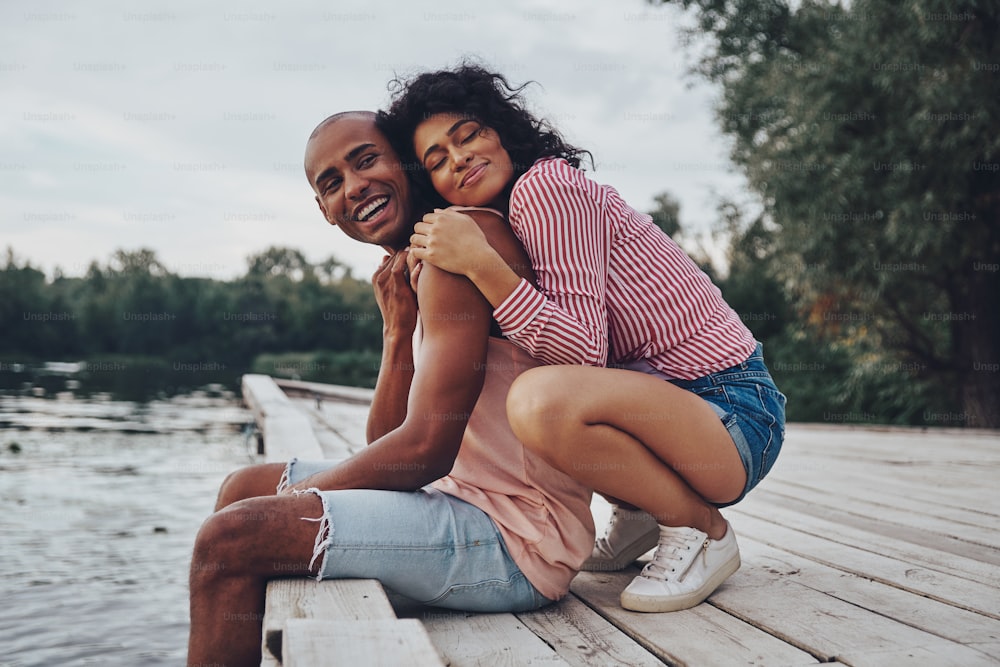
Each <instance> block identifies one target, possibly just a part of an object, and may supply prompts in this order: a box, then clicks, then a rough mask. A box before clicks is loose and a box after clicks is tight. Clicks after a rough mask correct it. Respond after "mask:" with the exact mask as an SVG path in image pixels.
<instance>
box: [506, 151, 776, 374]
mask: <svg viewBox="0 0 1000 667" xmlns="http://www.w3.org/2000/svg"><path fill="white" fill-rule="evenodd" d="M509 218H510V225H511V228H512V229H513V230H514V233H515V234H516V235H517V237H518V238H519V239H520V240H521V242H522V243H523V244H524V248H525V250H527V252H528V255H529V256H530V257H531V260H532V264H533V266H534V269H535V276H536V278H537V281H538V289H535V288H534V287H533V286H532V285H531V284H530V283H529V282H528V281H526V280H522V281H521V283H520V285H518V287H517V288H516V289H515V290H514V292H513V293H511V295H510V296H509V297H507V299H506V300H505V301H504V302H503V303H502V304H500V306H499V307H498V308H497V309H496V310H495V311H494V317H495V319H496V321H497V322H498V323H499V324H500V327H501V329H502V330H503V333H504V335H505V336H507V338H508V339H510V340H511V342H513V343H515V344H517V345H519V346H520V347H522V348H524V349H525V350H526V351H527V352H528V353H529V354H531V355H532V356H533V357H535V358H537V359H540V360H542V361H544V362H546V363H549V364H585V365H592V366H603V365H605V364H606V363H609V362H613V363H622V362H628V361H634V360H637V359H647V360H648V361H649V363H650V364H652V365H653V366H654V367H655V368H657V369H658V370H660V371H662V372H664V373H666V374H667V375H669V376H671V377H675V378H680V379H688V380H690V379H694V378H697V377H701V376H703V375H707V374H708V373H713V372H715V371H719V370H722V369H724V368H728V367H730V366H734V365H736V364H738V363H740V362H741V361H744V360H745V359H747V357H749V356H750V354H751V353H752V352H753V350H754V348H755V346H756V344H757V342H756V341H755V340H754V337H753V334H752V333H751V332H750V330H749V329H747V328H746V326H745V325H744V324H743V322H742V320H740V317H739V315H737V313H736V312H735V311H734V310H733V309H732V308H731V307H730V306H729V305H728V304H727V303H726V302H725V300H724V299H723V298H722V293H721V292H720V291H719V288H718V287H716V286H715V285H714V284H713V283H712V281H711V279H710V278H709V277H708V276H707V275H706V274H705V272H704V271H702V270H701V269H700V268H698V265H697V264H695V263H694V262H693V261H692V260H691V258H690V257H688V256H687V254H686V253H685V252H684V251H683V250H681V248H680V247H679V246H678V245H677V244H676V243H674V241H673V240H672V239H671V238H670V237H669V236H667V235H666V234H664V233H663V232H662V231H661V230H660V229H659V228H658V227H656V226H655V225H654V224H653V221H652V218H650V217H649V216H648V215H645V214H643V213H639V212H638V211H636V210H635V209H633V208H632V207H630V206H629V205H628V204H626V203H625V201H624V200H622V198H621V196H620V195H619V194H618V192H617V191H616V190H615V189H614V188H612V187H610V186H606V185H600V184H598V183H595V182H594V181H591V180H590V179H588V178H587V177H586V176H585V175H584V174H583V172H582V171H580V170H579V169H576V168H574V167H572V166H570V165H569V163H567V162H566V161H565V160H562V159H553V158H548V159H543V160H539V161H538V162H536V163H535V164H534V165H533V166H532V167H531V169H529V170H528V172H527V173H525V174H524V175H523V176H521V178H519V179H518V181H517V182H516V183H515V184H514V189H513V191H512V192H511V197H510V214H509Z"/></svg>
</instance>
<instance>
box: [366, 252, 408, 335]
mask: <svg viewBox="0 0 1000 667" xmlns="http://www.w3.org/2000/svg"><path fill="white" fill-rule="evenodd" d="M409 254H410V253H409V252H408V251H407V250H400V251H398V252H395V253H393V254H391V255H386V257H385V258H384V259H383V260H382V264H381V265H380V266H379V267H378V269H377V270H376V271H375V274H374V275H373V276H372V285H373V286H374V288H375V301H376V303H377V304H378V309H379V310H380V311H381V312H382V321H383V323H384V335H385V336H400V337H406V338H409V337H411V336H412V335H413V330H414V329H415V328H416V326H417V295H416V293H415V292H414V291H413V289H412V288H411V286H410V269H409V267H408V265H407V257H408V256H409Z"/></svg>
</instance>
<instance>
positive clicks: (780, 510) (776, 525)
mask: <svg viewBox="0 0 1000 667" xmlns="http://www.w3.org/2000/svg"><path fill="white" fill-rule="evenodd" d="M793 506H794V509H792V508H791V507H793ZM729 511H732V512H741V513H744V514H747V515H750V516H755V517H757V518H758V519H761V520H763V521H765V522H766V525H767V526H768V528H767V529H766V530H770V531H773V530H780V527H781V526H783V527H786V528H791V529H793V530H797V531H800V532H801V533H808V534H810V535H813V536H817V537H821V538H823V539H827V540H831V541H833V542H837V543H839V544H844V545H849V546H856V547H859V548H861V550H862V551H864V552H872V551H877V552H878V553H879V555H883V556H890V557H892V558H896V559H898V560H903V561H906V562H908V563H912V564H919V565H923V566H925V567H928V568H932V569H935V570H937V571H939V572H942V573H945V574H948V575H956V576H958V577H962V578H964V579H968V580H972V581H974V582H977V583H980V584H984V585H986V586H988V587H992V588H995V589H996V588H1000V569H998V568H997V567H996V566H995V565H994V563H995V561H996V554H995V553H994V552H993V551H991V550H989V549H988V548H983V547H976V546H975V545H969V546H968V547H967V548H966V549H964V550H963V549H961V548H953V544H954V541H950V540H945V539H944V538H941V537H939V536H936V535H935V534H933V533H931V532H925V533H923V534H921V533H920V532H914V531H906V532H905V539H902V538H900V537H899V536H897V535H894V534H893V531H892V529H891V527H886V528H883V527H882V526H881V525H880V524H879V522H877V521H867V522H865V521H862V520H860V519H856V518H851V519H850V520H849V521H848V520H843V517H840V519H841V520H833V519H830V518H824V517H823V516H822V512H821V511H816V510H814V509H813V508H811V507H809V506H807V505H804V504H799V505H797V506H795V505H794V504H793V503H789V502H788V501H785V500H782V499H780V498H777V499H776V497H775V496H772V495H770V494H768V493H763V492H762V493H760V494H754V495H753V496H751V497H748V498H747V499H746V500H744V501H743V502H742V503H741V504H740V505H739V506H737V507H734V508H732V510H729ZM834 518H837V517H834ZM816 548H817V549H819V547H816Z"/></svg>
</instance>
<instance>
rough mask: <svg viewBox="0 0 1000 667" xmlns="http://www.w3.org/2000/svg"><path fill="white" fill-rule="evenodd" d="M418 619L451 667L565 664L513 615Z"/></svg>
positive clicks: (434, 613) (445, 613) (444, 613)
mask: <svg viewBox="0 0 1000 667" xmlns="http://www.w3.org/2000/svg"><path fill="white" fill-rule="evenodd" d="M419 618H420V621H421V622H422V623H423V624H424V627H425V628H426V629H427V634H428V635H430V638H431V641H432V643H433V644H434V646H435V647H437V650H438V652H440V654H441V656H442V657H443V658H444V659H445V661H446V662H447V664H448V665H449V666H450V667H520V666H521V665H553V666H556V665H560V666H565V665H567V664H568V663H567V662H566V661H565V660H563V659H562V658H561V657H560V656H559V655H558V654H557V653H556V652H555V651H554V650H553V649H552V648H551V647H550V646H548V645H547V644H546V643H545V642H543V641H542V640H541V639H539V638H538V637H537V636H535V634H534V633H532V632H531V630H530V629H529V628H528V627H527V626H526V625H525V624H524V623H522V622H521V621H520V620H518V618H517V617H516V616H514V615H513V614H474V613H469V612H460V611H449V610H445V609H441V610H429V609H428V610H426V611H424V612H423V613H421V614H420V617H419Z"/></svg>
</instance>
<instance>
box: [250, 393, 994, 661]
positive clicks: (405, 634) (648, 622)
mask: <svg viewBox="0 0 1000 667" xmlns="http://www.w3.org/2000/svg"><path fill="white" fill-rule="evenodd" d="M279 384H280V390H279ZM243 393H244V397H245V399H246V400H247V403H248V405H250V406H251V408H252V409H253V410H254V413H255V416H256V418H257V423H258V425H259V426H260V427H261V429H262V431H263V436H264V445H265V449H266V451H267V457H268V459H269V460H284V459H285V458H287V457H288V456H290V455H297V456H299V457H300V458H302V457H306V456H314V455H316V454H315V453H316V452H320V454H321V455H322V456H323V457H324V458H343V457H345V456H347V455H349V454H350V453H352V452H353V451H357V449H359V448H360V447H362V446H364V428H365V419H366V414H367V408H368V401H370V397H371V392H370V391H367V390H363V389H356V388H350V387H332V386H329V385H314V384H310V383H303V382H290V381H278V383H277V384H276V383H275V381H274V380H272V379H271V378H269V377H267V376H260V375H250V376H245V377H244V381H243ZM309 452H311V453H309ZM998 481H1000V433H997V432H991V431H971V430H956V429H899V428H892V429H889V428H856V427H850V426H819V425H805V424H792V425H789V427H788V430H787V438H786V443H785V446H784V449H783V450H782V453H781V456H780V457H779V459H778V462H777V464H776V465H775V467H774V470H773V471H772V472H771V474H770V475H769V476H768V478H767V479H766V480H765V481H764V482H763V483H762V484H761V485H760V486H759V487H758V488H757V489H755V490H754V491H753V492H752V493H751V494H750V496H749V497H748V498H747V499H746V500H744V501H743V502H742V503H740V504H739V505H738V506H736V507H733V508H729V509H726V510H724V511H723V513H724V514H725V516H726V517H727V518H728V519H729V520H730V522H731V524H732V525H733V527H734V529H735V531H736V535H737V537H738V539H739V545H740V551H741V554H742V558H743V566H742V567H741V568H740V570H739V571H738V572H737V573H736V574H734V575H733V576H732V577H730V578H729V579H728V580H727V581H726V583H724V584H723V585H722V586H721V587H720V588H719V589H718V590H717V591H716V592H715V594H713V595H712V596H711V597H710V598H709V600H708V601H706V602H705V603H703V604H701V605H699V606H698V607H695V608H693V609H689V610H685V611H679V612H673V613H669V614H640V613H636V612H629V611H625V610H623V609H622V608H621V606H620V605H619V604H618V595H619V593H620V592H621V590H622V589H623V588H624V587H625V586H626V585H627V584H628V582H629V581H630V580H631V578H632V577H633V576H635V575H636V574H637V572H638V570H639V567H638V566H633V567H632V568H630V569H629V570H626V571H624V572H613V573H587V572H584V573H581V574H579V575H578V576H577V577H576V579H575V580H574V582H573V585H572V593H571V594H570V595H569V596H568V597H567V598H566V599H564V600H562V601H560V602H558V603H557V604H554V605H552V606H550V607H548V608H546V609H542V610H539V611H535V612H530V613H518V614H471V613H460V612H450V611H447V610H441V609H433V608H430V607H424V606H421V605H415V604H413V603H411V602H408V601H406V600H404V599H402V598H399V597H398V596H394V595H392V594H391V592H390V594H389V595H388V596H387V595H386V594H385V593H384V592H383V591H382V588H381V586H380V585H379V584H378V583H377V582H375V581H370V580H344V581H324V582H320V583H317V582H315V581H313V580H311V579H287V580H276V581H275V582H272V583H271V584H270V585H269V588H268V605H267V614H266V616H265V621H264V623H265V637H264V643H265V647H264V661H263V663H262V664H264V665H271V666H273V665H279V664H284V665H310V666H313V667H315V666H322V665H333V664H350V665H355V664H356V665H361V664H364V665H373V664H385V665H401V664H407V665H452V666H454V667H459V666H465V665H488V666H489V667H498V666H501V665H511V666H520V665H529V664H531V665H534V664H544V665H588V666H596V665H601V666H606V665H629V666H633V665H636V666H641V665H663V664H667V665H693V666H702V665H725V666H729V665H762V666H767V667H772V666H787V667H801V666H805V665H814V664H819V663H825V664H840V665H852V666H858V667H860V666H863V665H864V666H867V665H885V666H886V667H896V666H897V665H905V664H913V665H929V666H935V667H936V666H938V665H955V666H956V667H958V666H961V667H969V666H971V665H1000V500H998V494H997V492H996V486H997V482H998ZM593 509H594V513H595V517H596V518H597V522H598V526H601V525H603V522H604V519H605V517H606V515H607V512H608V508H607V505H606V504H604V503H603V501H601V500H600V499H596V500H595V501H594V504H593ZM647 558H648V555H647ZM279 647H280V648H279ZM282 658H283V660H282Z"/></svg>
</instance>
